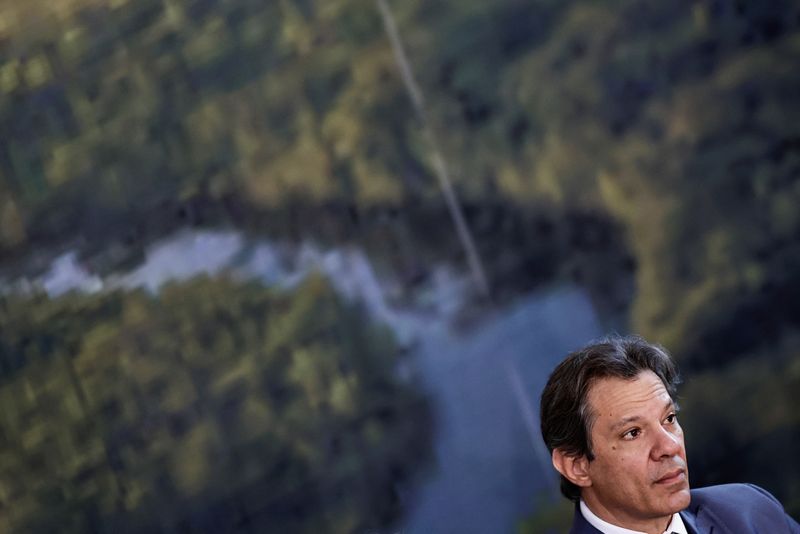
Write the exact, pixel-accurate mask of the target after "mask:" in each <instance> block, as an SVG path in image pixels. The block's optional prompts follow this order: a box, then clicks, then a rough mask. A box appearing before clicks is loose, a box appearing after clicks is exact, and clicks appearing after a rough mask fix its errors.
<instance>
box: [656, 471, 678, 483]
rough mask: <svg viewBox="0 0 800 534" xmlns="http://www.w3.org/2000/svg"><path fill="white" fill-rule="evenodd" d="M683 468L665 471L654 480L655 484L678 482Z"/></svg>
mask: <svg viewBox="0 0 800 534" xmlns="http://www.w3.org/2000/svg"><path fill="white" fill-rule="evenodd" d="M683 474H684V470H683V469H680V468H679V469H674V470H672V471H669V472H668V473H666V474H665V475H664V476H663V477H661V478H659V479H658V480H656V482H655V483H656V484H671V483H673V482H678V481H679V480H683V476H684V475H683Z"/></svg>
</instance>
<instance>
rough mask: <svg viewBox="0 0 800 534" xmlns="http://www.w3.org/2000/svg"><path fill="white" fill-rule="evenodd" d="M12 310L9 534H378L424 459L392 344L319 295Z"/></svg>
mask: <svg viewBox="0 0 800 534" xmlns="http://www.w3.org/2000/svg"><path fill="white" fill-rule="evenodd" d="M0 312H1V313H0V332H2V336H0V343H1V344H0V348H2V357H3V368H2V382H0V405H1V406H2V410H0V414H2V415H0V438H1V439H0V498H2V503H3V507H2V509H1V511H0V521H2V523H0V524H6V525H11V526H13V530H14V531H15V532H39V531H42V530H45V529H48V528H57V530H58V531H60V532H84V531H86V530H87V529H90V527H89V525H95V527H91V528H96V529H99V530H100V531H108V532H117V531H119V529H123V531H129V530H130V531H133V530H137V529H139V530H142V529H143V530H147V531H154V530H157V529H167V530H170V529H174V528H183V527H181V525H187V524H194V525H195V527H193V528H195V529H197V530H198V531H209V532H211V531H218V530H219V529H222V530H227V529H230V528H233V526H234V525H236V524H250V525H251V527H252V528H253V529H255V530H260V531H263V530H264V529H265V528H268V529H273V528H274V529H277V530H279V531H282V532H287V531H291V532H318V531H320V530H324V531H326V532H352V531H354V530H359V529H362V530H363V529H366V528H376V527H379V526H382V525H386V524H387V523H388V522H389V521H391V520H392V519H393V518H394V517H395V516H396V514H397V512H398V508H397V501H396V497H395V493H394V492H395V491H396V490H395V487H394V485H395V484H398V483H401V481H400V480H399V479H398V475H397V474H398V473H410V472H411V471H412V470H413V469H414V468H415V466H417V465H418V463H419V461H420V459H421V458H423V457H424V456H425V450H426V446H427V438H426V436H427V432H428V424H429V422H428V419H427V415H426V414H427V412H426V410H425V406H424V403H423V402H422V400H421V398H420V397H419V396H418V395H417V394H416V393H415V392H413V391H412V390H411V389H409V388H408V387H406V386H404V385H401V384H398V383H397V382H396V380H395V379H394V378H393V376H392V368H393V361H394V357H393V354H394V352H393V349H392V348H391V343H390V340H387V339H386V338H385V333H384V334H380V333H379V331H377V330H372V329H371V328H364V319H363V317H362V315H361V314H360V313H359V312H357V310H354V309H353V308H351V307H348V306H346V305H344V304H342V303H341V302H340V301H339V300H338V298H336V296H335V295H334V293H333V292H332V290H331V289H330V287H329V286H328V285H327V284H326V283H325V282H324V281H323V280H322V279H312V280H309V281H308V282H307V283H305V284H304V285H303V286H302V287H300V288H299V289H298V290H297V292H296V293H291V294H287V293H277V292H273V291H270V290H267V289H265V288H263V287H261V286H258V285H255V284H236V283H232V282H229V281H225V280H210V279H197V280H195V281H192V282H189V283H185V284H177V285H171V286H168V287H167V288H165V289H164V291H163V293H162V294H161V295H160V296H159V297H157V298H153V297H150V296H147V295H145V294H143V293H140V292H135V293H130V294H126V293H112V294H107V295H101V296H82V295H76V294H72V295H68V296H65V297H63V298H60V299H56V300H49V299H46V298H44V297H34V298H30V299H26V298H22V297H11V298H9V299H7V300H6V301H5V302H4V303H3V307H2V309H0ZM55 525H57V527H55Z"/></svg>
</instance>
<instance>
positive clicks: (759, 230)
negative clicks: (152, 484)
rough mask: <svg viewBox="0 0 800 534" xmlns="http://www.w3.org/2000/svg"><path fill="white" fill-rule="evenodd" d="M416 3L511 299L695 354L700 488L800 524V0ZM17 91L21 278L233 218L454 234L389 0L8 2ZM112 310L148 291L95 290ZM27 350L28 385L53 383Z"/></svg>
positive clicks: (468, 195)
mask: <svg viewBox="0 0 800 534" xmlns="http://www.w3.org/2000/svg"><path fill="white" fill-rule="evenodd" d="M391 5H392V8H393V9H394V11H395V15H396V17H397V22H398V26H399V29H400V31H401V33H402V35H403V37H404V39H405V42H406V45H407V48H408V55H409V58H410V60H411V63H412V67H413V68H414V71H415V74H416V76H417V79H418V82H419V85H420V87H421V88H422V90H423V93H424V94H425V96H426V107H427V111H428V114H429V121H430V127H431V128H432V130H433V131H434V132H435V134H436V136H437V138H438V139H439V140H440V144H441V145H442V149H443V152H444V155H445V157H446V159H447V160H448V162H449V163H450V165H451V170H452V175H453V179H454V181H455V187H456V190H457V192H458V194H459V196H460V197H461V199H462V201H463V203H464V205H465V208H466V212H467V216H468V217H467V218H468V222H469V223H470V224H471V225H472V227H473V228H474V229H475V230H476V232H477V233H478V237H479V248H480V249H481V253H482V254H483V255H484V256H485V257H486V258H488V261H489V262H490V263H491V262H495V263H494V264H493V266H492V268H491V269H490V276H491V278H492V280H490V282H491V284H492V285H493V286H495V287H497V286H500V285H502V284H503V283H509V282H508V280H509V279H510V278H513V277H522V276H524V272H536V274H537V277H536V279H535V281H536V282H537V283H542V282H545V281H550V280H552V279H554V278H556V277H559V276H564V275H568V276H574V277H575V278H577V279H578V281H580V282H582V283H587V284H589V285H593V286H595V287H598V286H604V284H605V285H607V286H608V287H605V286H604V287H605V291H603V290H601V291H599V293H600V294H601V295H604V296H605V297H607V298H609V299H616V300H620V299H621V300H622V301H624V305H625V307H624V310H625V314H626V321H627V325H626V329H629V330H632V331H636V332H638V333H641V334H643V335H645V336H646V337H648V338H649V339H652V340H654V341H657V342H661V343H663V344H664V345H666V346H667V347H668V348H669V349H670V350H671V351H672V352H673V353H674V354H675V355H676V357H677V358H678V360H679V362H680V364H681V366H682V369H683V371H684V375H685V377H686V379H687V386H686V388H685V390H684V399H683V404H684V415H683V418H684V419H683V420H684V425H685V426H686V428H687V437H688V443H689V451H690V452H689V454H690V458H691V462H692V466H693V471H692V477H693V484H695V485H702V484H706V483H713V482H721V481H729V480H748V481H751V482H757V483H760V484H762V485H764V486H766V487H767V488H768V489H770V490H771V491H773V492H775V493H776V494H777V495H778V496H779V497H780V498H781V499H782V501H783V502H784V503H785V504H786V506H787V508H788V509H789V510H790V511H791V512H792V513H793V514H794V515H795V516H800V486H799V485H798V481H800V460H798V459H797V458H796V455H794V454H792V446H793V444H797V443H800V419H798V415H797V410H796V408H797V407H798V406H800V397H799V396H800V394H799V393H798V391H800V389H799V388H798V382H799V381H800V367H799V366H798V361H800V342H798V325H799V324H800V210H798V209H797V207H798V205H800V180H798V176H800V99H798V98H797V95H798V94H800V70H798V69H797V64H798V60H800V5H798V2H796V1H791V0H775V1H772V2H747V1H743V0H692V1H688V0H681V1H675V2H659V3H653V2H645V1H642V0H615V1H611V0H601V1H588V0H572V1H554V0H535V1H523V0H502V1H495V2H485V1H478V0H458V1H456V0H440V1H437V2H423V1H421V0H406V1H403V2H391ZM0 94H1V95H2V96H0V137H1V138H2V143H0V259H2V260H5V261H7V262H8V263H12V260H14V259H15V258H20V257H25V256H26V255H28V254H29V253H30V252H31V251H34V250H37V247H39V248H41V247H43V246H44V245H45V244H51V245H55V244H62V243H64V242H72V241H74V240H75V239H76V236H80V237H81V238H82V239H83V242H85V243H88V244H89V245H88V246H90V247H95V248H97V249H103V248H109V247H110V246H111V245H114V244H118V243H123V244H128V245H129V244H131V243H139V242H143V241H146V240H147V239H149V238H151V237H152V236H153V235H158V234H159V233H161V232H163V231H165V229H169V228H172V227H175V226H178V225H184V224H203V223H206V222H213V220H214V219H215V218H218V219H223V220H226V221H233V222H234V223H236V224H239V225H241V226H243V227H247V228H249V229H251V230H253V231H274V228H284V229H285V230H286V232H287V233H288V234H290V235H297V234H298V230H297V228H295V226H294V224H295V223H297V221H301V222H302V223H303V225H304V226H303V228H302V229H301V231H304V232H309V233H315V232H316V233H319V232H323V233H324V232H326V231H328V229H329V228H331V227H337V225H338V226H340V227H341V228H344V231H343V232H342V235H350V234H348V230H352V229H353V228H356V229H358V228H360V227H361V226H362V225H363V226H369V225H371V224H377V225H379V224H380V223H381V221H383V220H384V219H385V217H386V216H387V214H389V215H390V216H394V215H393V214H397V213H401V214H406V215H405V216H406V217H408V219H409V220H410V222H409V223H408V224H409V226H410V228H411V230H412V231H411V233H412V234H414V235H417V236H418V237H414V238H413V239H415V240H416V242H420V241H423V242H424V241H425V240H426V239H427V240H434V241H435V243H434V244H431V243H429V245H428V246H430V247H431V248H432V249H434V250H436V249H437V248H439V247H438V245H441V243H443V242H445V241H446V240H447V239H448V238H446V237H444V233H445V232H446V231H447V230H446V229H448V228H449V226H448V224H449V223H447V222H446V211H445V210H444V207H443V202H442V201H441V199H440V196H439V194H438V190H437V186H436V181H435V179H434V174H433V171H432V165H431V163H430V159H429V147H428V146H427V145H426V143H425V140H424V136H423V135H422V131H421V129H420V124H419V123H418V121H417V119H416V118H415V117H414V113H413V110H412V107H411V104H410V102H409V99H408V97H407V95H406V93H405V91H404V88H403V84H402V81H401V79H400V77H399V75H398V72H397V68H396V65H395V60H394V57H393V54H392V49H391V47H390V45H389V41H388V40H387V38H386V35H385V32H384V29H383V26H382V23H381V19H380V16H379V13H378V10H377V8H376V5H375V3H374V2H373V1H371V0H281V1H273V2H256V1H253V0H218V1H213V0H102V1H101V0H73V1H71V2H44V1H42V0H27V1H24V2H23V1H15V0H2V1H1V2H0ZM297 213H302V214H303V215H302V216H298V215H297ZM293 214H294V215H293ZM265 221H268V223H265ZM293 221H294V222H293ZM330 221H334V224H328V223H329V222H330ZM415 221H416V222H415ZM420 221H424V222H425V223H426V224H423V223H421V222H420ZM431 221H435V222H432V223H431ZM428 223H430V224H428ZM415 224H416V226H415ZM565 228H566V230H565ZM576 228H577V229H576ZM598 229H599V230H598ZM447 246H449V245H446V246H445V247H443V248H445V249H447ZM567 249H570V250H569V251H568V250H567ZM508 250H512V253H511V256H514V254H513V252H516V253H517V257H516V258H511V259H508V256H509V253H507V251H508ZM575 251H577V252H575ZM586 251H588V252H586ZM520 258H521V259H520ZM508 264H513V265H512V268H509V267H507V265H508ZM631 273H632V274H631ZM628 276H632V277H633V284H632V285H633V288H632V289H631V290H630V291H628V289H627V288H628V287H629V286H628V285H627V284H625V283H618V282H617V281H616V280H617V279H619V278H625V277H628ZM187 291H188V290H187ZM232 291H237V290H232ZM71 298H76V297H71ZM164 298H167V297H166V296H165V297H164ZM115 299H116V300H119V301H125V302H127V301H128V300H129V299H130V301H131V302H139V301H140V300H141V301H142V302H145V301H146V299H145V300H142V299H143V297H141V296H136V295H131V296H121V295H116V296H113V297H103V298H99V297H98V298H97V300H92V299H89V301H91V302H96V303H95V304H93V306H100V305H101V303H103V304H102V306H112V305H111V304H110V303H111V302H114V301H115ZM67 302H70V300H69V299H68V300H67ZM60 305H66V304H56V303H42V302H38V301H35V300H34V301H31V302H30V303H28V304H24V305H23V304H21V303H15V304H14V307H13V309H14V310H16V308H17V307H18V306H23V307H24V306H29V307H31V309H32V310H34V309H37V310H38V309H39V308H37V306H42V308H41V309H42V310H46V309H48V308H49V307H51V306H60ZM87 306H88V304H87ZM120 306H121V304H120ZM142 306H145V304H142ZM5 309H12V308H11V307H10V306H9V305H7V304H6V305H5ZM87 309H90V308H87ZM14 313H18V312H16V311H15V312H14ZM31 313H34V312H33V311H32V312H31ZM39 313H45V312H44V311H37V312H36V314H39ZM52 313H55V312H52ZM68 315H69V314H62V315H58V317H62V319H60V320H63V321H66V320H67V319H66V318H64V317H66V316H68ZM111 316H112V317H115V316H116V315H114V314H112V315H111ZM81 317H82V316H81ZM70 320H72V319H70ZM74 320H75V321H76V323H75V325H74V328H75V329H77V330H76V332H81V331H82V330H83V329H84V326H83V325H86V327H88V325H92V324H94V322H95V319H91V320H90V318H88V317H87V318H85V322H79V321H81V320H83V319H79V318H78V317H76V318H75V319H74ZM31 321H32V322H31V324H39V325H40V327H39V328H41V329H42V332H43V333H42V334H41V335H44V332H46V329H45V323H44V322H36V321H33V320H31ZM100 323H101V324H102V321H100ZM47 324H48V325H49V323H47ZM47 328H50V326H47ZM64 328H65V329H67V330H70V328H73V327H69V326H68V325H65V326H64ZM153 328H155V330H156V331H161V330H159V326H158V324H153ZM76 332H73V333H72V334H70V335H73V336H77V335H78V334H77V333H76ZM112 333H113V332H112ZM112 333H107V335H109V336H111V337H113V335H112ZM2 335H3V338H2V339H3V343H10V341H7V339H8V338H7V337H6V336H7V335H8V334H6V330H5V329H4V330H3V334H2ZM48 335H49V334H48ZM82 335H83V334H81V336H82ZM81 339H83V338H82V337H81ZM101 339H103V338H102V336H101ZM95 341H96V342H99V341H100V340H95ZM104 342H109V343H110V342H112V341H104ZM113 342H114V343H117V342H121V341H119V340H117V341H113ZM53 346H54V347H58V346H61V345H60V343H55V344H54V345H53ZM4 350H5V349H4ZM31 350H33V349H31ZM36 350H40V351H41V350H44V349H36ZM76 350H77V349H76ZM45 352H47V351H45ZM4 354H6V355H10V356H5V357H6V360H5V361H4V363H3V366H4V367H3V369H4V373H11V374H9V378H8V379H6V380H7V381H8V383H9V384H17V385H16V386H13V387H19V388H23V387H24V386H23V385H20V384H24V382H16V380H22V379H20V378H12V377H16V376H25V373H34V372H36V373H38V372H45V370H37V369H39V367H38V366H39V365H40V364H36V365H34V363H33V362H34V361H36V360H35V359H34V360H31V361H29V360H28V359H27V358H25V357H23V356H21V354H27V353H21V352H15V351H14V350H11V349H9V350H8V351H7V352H5V353H4ZM76 354H77V353H76ZM73 356H74V355H73ZM48 361H53V362H55V361H58V360H57V359H53V360H48ZM63 361H65V362H66V361H72V360H63ZM76 361H77V360H76ZM114 362H116V363H114ZM120 362H121V360H120ZM120 362H117V360H110V361H109V362H106V363H105V364H104V365H117V364H118V363H119V364H120V365H121V363H120ZM100 363H101V362H100V361H99V360H98V365H99V364H100ZM49 365H51V366H52V365H54V364H49ZM6 369H7V370H6ZM47 369H49V370H48V371H47V372H54V373H55V372H56V371H55V370H54V369H56V368H55V367H47ZM64 372H65V373H66V371H64ZM20 373H22V374H20ZM68 376H71V375H68V374H65V375H64V378H63V379H64V380H66V377H68ZM8 387H11V386H8ZM65 387H66V386H65ZM70 387H72V386H70ZM65 391H66V390H65ZM118 393H119V394H120V395H121V394H122V392H118ZM131 395H132V394H131ZM125 398H126V399H128V400H126V401H125V402H122V401H120V402H121V404H125V403H132V402H133V401H132V400H130V399H132V398H134V397H130V398H129V397H125ZM6 404H7V403H6V402H5V401H4V406H5V405H6ZM67 405H68V403H66V402H65V403H64V407H65V408H66V406H67ZM131 406H133V404H131ZM134 413H136V412H134ZM120 422H121V421H120ZM9 424H10V423H9ZM209 424H210V423H209ZM212 434H213V433H212ZM85 435H87V436H88V435H94V434H91V433H86V434H85ZM181 439H189V438H188V437H187V438H181ZM196 439H198V440H201V438H199V437H198V438H196ZM208 439H211V438H208ZM237 439H238V438H237ZM32 450H34V449H32ZM35 450H38V449H35ZM98 454H100V453H98ZM103 454H109V453H107V452H106V453H103ZM154 457H155V456H153V457H150V456H146V457H145V456H142V457H140V461H142V462H145V463H146V462H150V461H155V460H151V459H150V458H154ZM775 458H781V461H780V462H776V461H775V460H774V459H775ZM164 461H166V460H164ZM292 465H293V464H292ZM111 471H113V469H112V470H111ZM146 472H148V471H147V470H146V469H143V470H142V471H141V473H142V474H141V475H140V474H139V471H138V470H137V476H146V475H145V474H144V473H146ZM28 476H32V475H28ZM65 476H67V475H65ZM115 476H116V475H115ZM119 476H122V475H119ZM126 476H127V475H126ZM286 476H290V475H288V474H287V475H286ZM107 483H108V484H115V483H116V482H114V477H113V476H112V475H109V478H108V481H107ZM108 487H114V486H113V485H112V486H108ZM9 491H10V490H9ZM76 491H77V490H76ZM98 491H99V490H98ZM115 491H116V493H115ZM165 491H166V490H165ZM176 491H177V490H176ZM221 491H222V490H221ZM237 491H239V490H238V489H231V490H230V491H229V494H231V495H238V493H236V492H237ZM131 492H132V493H131V494H132V495H136V492H135V490H131ZM101 493H102V495H105V496H108V498H109V499H111V502H112V504H108V505H103V506H107V507H110V508H109V509H112V508H114V507H115V506H122V504H119V503H121V502H127V501H126V499H128V500H131V499H133V500H135V499H136V498H137V497H132V496H129V495H128V494H126V495H125V496H120V495H121V494H120V492H119V490H114V491H112V490H108V491H105V490H103V491H102V492H101ZM42 498H45V497H42ZM141 498H145V497H141ZM150 498H152V497H150ZM176 498H177V497H176ZM114 499H118V501H113V500H114ZM29 502H34V501H29ZM65 502H74V501H70V500H67V501H65ZM65 506H66V505H65ZM185 506H186V507H189V508H190V507H191V503H190V502H189V501H186V504H185ZM187 509H188V508H187ZM20 513H22V512H20ZM65 513H66V512H65ZM331 513H332V514H333V513H334V512H331ZM171 520H172V516H169V517H167V518H165V519H164V521H171Z"/></svg>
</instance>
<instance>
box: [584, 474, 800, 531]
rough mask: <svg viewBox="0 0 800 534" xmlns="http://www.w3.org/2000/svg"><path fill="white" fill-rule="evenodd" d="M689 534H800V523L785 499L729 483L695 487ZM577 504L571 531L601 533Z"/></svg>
mask: <svg viewBox="0 0 800 534" xmlns="http://www.w3.org/2000/svg"><path fill="white" fill-rule="evenodd" d="M681 519H683V523H684V524H685V525H686V528H687V529H688V530H689V534H800V525H798V524H797V522H795V521H794V520H793V519H792V518H791V517H789V516H788V515H786V512H784V511H783V506H781V503H779V502H778V501H777V499H775V497H773V496H772V495H770V494H769V493H768V492H766V491H764V490H763V489H761V488H759V487H758V486H753V485H752V484H725V485H722V486H710V487H708V488H701V489H696V490H692V501H691V503H689V507H688V508H686V510H683V511H682V512H681ZM599 532H600V531H599V530H597V529H596V528H594V527H593V526H592V525H590V524H589V522H588V521H586V519H584V518H583V515H582V514H581V511H580V508H579V507H577V506H576V507H575V517H574V519H573V521H572V530H570V534H599Z"/></svg>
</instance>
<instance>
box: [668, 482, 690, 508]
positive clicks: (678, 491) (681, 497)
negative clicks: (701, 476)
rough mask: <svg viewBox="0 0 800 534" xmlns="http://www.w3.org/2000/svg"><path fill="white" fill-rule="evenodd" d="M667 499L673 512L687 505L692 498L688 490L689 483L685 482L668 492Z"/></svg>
mask: <svg viewBox="0 0 800 534" xmlns="http://www.w3.org/2000/svg"><path fill="white" fill-rule="evenodd" d="M667 500H668V502H669V506H670V508H671V509H672V513H673V514H674V513H676V512H680V511H681V510H683V509H685V508H686V507H688V506H689V502H690V501H691V500H692V495H691V493H690V492H689V484H688V483H686V484H684V485H683V486H682V487H680V488H675V490H674V491H673V492H671V493H670V495H669V497H668V498H667Z"/></svg>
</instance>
